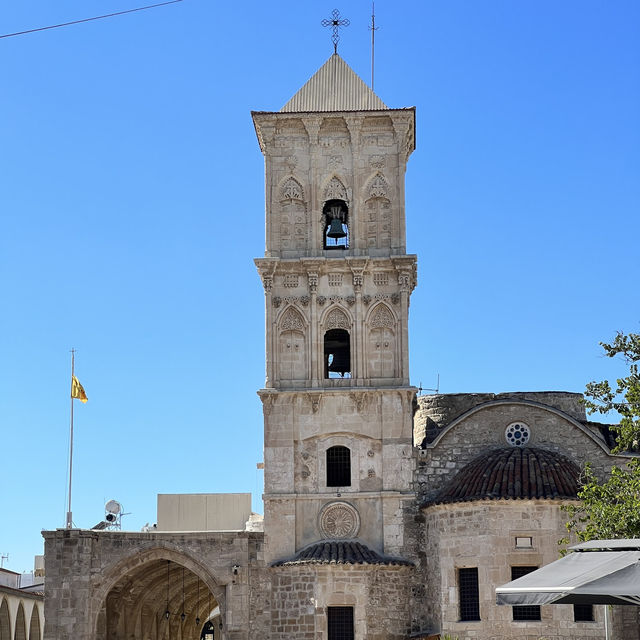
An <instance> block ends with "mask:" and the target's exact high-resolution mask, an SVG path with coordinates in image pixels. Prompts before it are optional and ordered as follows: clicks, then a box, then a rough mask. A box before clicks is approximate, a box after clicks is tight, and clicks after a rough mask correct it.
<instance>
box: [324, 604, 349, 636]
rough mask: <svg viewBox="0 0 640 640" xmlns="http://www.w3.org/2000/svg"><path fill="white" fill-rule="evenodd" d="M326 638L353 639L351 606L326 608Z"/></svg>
mask: <svg viewBox="0 0 640 640" xmlns="http://www.w3.org/2000/svg"><path fill="white" fill-rule="evenodd" d="M327 630H328V634H327V638H328V640H354V635H353V607H328V608H327Z"/></svg>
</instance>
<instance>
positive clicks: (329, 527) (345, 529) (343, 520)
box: [318, 502, 360, 538]
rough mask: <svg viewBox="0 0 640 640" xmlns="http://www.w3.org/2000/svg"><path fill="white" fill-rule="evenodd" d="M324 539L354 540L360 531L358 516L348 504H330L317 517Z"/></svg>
mask: <svg viewBox="0 0 640 640" xmlns="http://www.w3.org/2000/svg"><path fill="white" fill-rule="evenodd" d="M318 523H319V525H320V531H321V532H322V535H323V536H324V537H325V538H355V537H356V536H357V535H358V531H359V530H360V516H359V515H358V511H357V510H356V509H355V507H352V506H351V505H350V504H349V503H348V502H330V503H329V504H326V505H325V506H324V507H322V510H321V511H320V515H319V516H318Z"/></svg>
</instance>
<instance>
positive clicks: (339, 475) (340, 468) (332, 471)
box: [327, 447, 351, 487]
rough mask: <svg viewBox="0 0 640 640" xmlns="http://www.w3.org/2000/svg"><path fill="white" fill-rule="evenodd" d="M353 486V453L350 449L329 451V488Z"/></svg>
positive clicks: (339, 448) (333, 448)
mask: <svg viewBox="0 0 640 640" xmlns="http://www.w3.org/2000/svg"><path fill="white" fill-rule="evenodd" d="M350 486H351V451H350V450H349V448H348V447H330V448H329V449H327V487H350Z"/></svg>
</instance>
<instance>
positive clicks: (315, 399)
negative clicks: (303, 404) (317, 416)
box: [307, 393, 322, 413]
mask: <svg viewBox="0 0 640 640" xmlns="http://www.w3.org/2000/svg"><path fill="white" fill-rule="evenodd" d="M307 399H308V400H309V402H310V403H311V411H313V413H318V409H319V408H320V400H322V394H321V393H307Z"/></svg>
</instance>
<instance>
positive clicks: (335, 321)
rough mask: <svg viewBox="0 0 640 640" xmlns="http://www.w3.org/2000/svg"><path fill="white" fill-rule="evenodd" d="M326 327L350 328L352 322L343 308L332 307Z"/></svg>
mask: <svg viewBox="0 0 640 640" xmlns="http://www.w3.org/2000/svg"><path fill="white" fill-rule="evenodd" d="M324 325H325V329H327V330H328V329H347V330H348V329H349V328H350V327H351V322H349V318H348V317H347V315H346V314H345V312H344V311H342V310H341V309H337V308H336V309H332V310H331V311H329V314H328V315H327V318H326V320H325V323H324Z"/></svg>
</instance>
